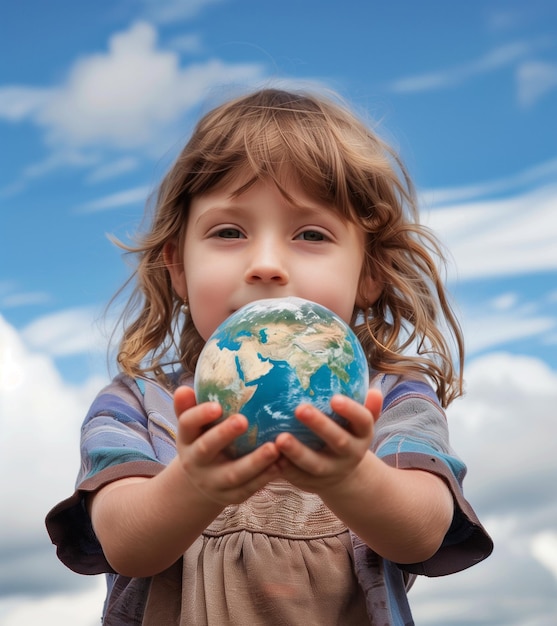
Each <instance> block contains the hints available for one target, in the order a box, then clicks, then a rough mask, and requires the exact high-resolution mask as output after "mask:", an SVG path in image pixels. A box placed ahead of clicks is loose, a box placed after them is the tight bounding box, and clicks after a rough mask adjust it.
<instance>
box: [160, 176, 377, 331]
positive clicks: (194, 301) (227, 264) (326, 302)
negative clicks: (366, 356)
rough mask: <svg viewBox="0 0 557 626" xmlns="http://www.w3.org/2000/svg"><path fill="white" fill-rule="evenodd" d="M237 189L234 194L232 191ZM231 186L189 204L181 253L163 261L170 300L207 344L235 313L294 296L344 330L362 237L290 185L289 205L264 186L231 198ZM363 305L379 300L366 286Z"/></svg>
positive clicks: (172, 251)
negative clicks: (184, 303)
mask: <svg viewBox="0 0 557 626" xmlns="http://www.w3.org/2000/svg"><path fill="white" fill-rule="evenodd" d="M235 188H237V187H234V189H235ZM234 189H233V188H232V187H223V188H220V189H218V190H216V191H212V192H209V193H207V194H204V195H201V196H198V197H195V198H194V199H193V200H192V202H191V205H190V211H189V216H188V222H187V227H186V235H185V242H184V247H183V250H179V249H177V248H176V247H175V246H174V245H172V244H171V245H169V246H167V248H166V250H165V258H166V261H167V265H168V269H169V272H170V275H171V279H172V285H173V287H174V289H175V291H176V293H177V294H178V295H179V296H180V297H181V298H183V299H186V298H187V300H188V304H189V310H190V315H191V317H192V320H193V323H194V324H195V326H196V328H197V330H198V332H199V334H200V335H201V336H202V337H203V339H205V340H207V339H208V338H209V337H210V335H211V334H212V333H213V331H214V330H215V329H216V328H217V326H218V325H219V324H220V323H221V322H223V321H224V320H225V319H226V318H227V317H228V316H229V315H231V314H232V313H234V311H236V310H237V309H239V308H240V307H241V306H243V305H245V304H248V303H250V302H253V301H254V300H259V299H262V298H278V297H287V296H297V297H299V298H305V299H307V300H312V301H314V302H317V303H318V304H321V305H323V306H326V307H327V308H329V309H331V310H332V311H334V312H335V313H336V314H337V315H339V316H340V317H341V318H342V319H344V320H345V321H346V322H347V323H349V322H350V320H351V318H352V313H353V310H354V305H355V304H358V305H359V306H362V305H363V304H365V303H364V302H361V301H359V300H358V286H359V281H360V273H361V270H362V265H363V260H364V234H363V233H362V232H361V231H360V230H359V229H358V228H357V226H355V225H354V224H352V223H350V222H345V221H344V220H343V219H342V217H341V216H340V215H338V214H336V213H335V212H334V211H331V210H330V209H328V208H326V207H325V206H323V205H321V204H320V203H319V202H316V201H314V200H312V199H311V198H309V197H308V196H307V195H305V194H304V191H303V189H302V188H301V187H300V186H298V185H293V186H292V187H291V188H290V189H289V193H291V195H292V196H293V197H294V198H295V199H296V204H297V206H293V205H292V204H291V203H290V202H289V201H288V200H286V198H284V197H283V196H282V195H281V193H280V192H279V190H278V189H277V188H276V186H275V185H274V184H273V183H272V182H270V181H265V180H263V181H258V182H256V183H255V184H254V185H252V186H251V187H250V188H249V189H248V190H247V191H245V192H244V193H242V194H241V195H239V196H237V197H232V192H233V191H234ZM367 287H368V288H367V293H366V294H365V295H366V301H367V303H371V302H373V301H374V300H375V299H376V298H377V296H378V295H379V291H378V288H377V286H376V285H375V284H374V283H373V282H372V281H371V280H370V281H368V285H367Z"/></svg>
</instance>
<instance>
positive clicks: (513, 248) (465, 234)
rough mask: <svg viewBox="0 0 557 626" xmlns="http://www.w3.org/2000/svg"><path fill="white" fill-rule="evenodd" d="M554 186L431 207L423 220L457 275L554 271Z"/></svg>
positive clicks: (556, 232) (556, 191) (556, 236)
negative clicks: (503, 196) (445, 251)
mask: <svg viewBox="0 0 557 626" xmlns="http://www.w3.org/2000/svg"><path fill="white" fill-rule="evenodd" d="M556 210H557V185H555V184H553V185H549V184H548V185H546V186H542V187H540V188H537V189H535V190H533V191H530V192H527V193H523V194H519V195H515V196H513V197H510V198H505V199H497V200H484V201H482V200H477V201H475V202H468V203H462V204H454V205H452V206H446V207H442V208H435V209H432V210H431V211H430V212H428V213H424V214H423V221H424V223H426V224H427V225H429V226H430V227H431V228H433V229H434V230H435V231H436V232H437V233H438V235H439V236H440V238H441V240H442V241H443V243H444V244H445V245H446V246H447V247H448V249H449V250H450V254H451V256H452V257H453V259H454V265H455V266H456V271H457V275H458V277H459V279H463V280H469V279H476V278H486V277H494V276H509V275H521V274H527V273H529V272H539V271H555V270H557V254H556V253H555V242H556V241H557V219H555V213H556Z"/></svg>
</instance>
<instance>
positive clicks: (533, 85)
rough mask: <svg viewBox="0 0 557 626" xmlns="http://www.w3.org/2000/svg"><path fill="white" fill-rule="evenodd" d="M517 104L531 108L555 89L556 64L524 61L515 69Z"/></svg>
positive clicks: (556, 79) (556, 83)
mask: <svg viewBox="0 0 557 626" xmlns="http://www.w3.org/2000/svg"><path fill="white" fill-rule="evenodd" d="M516 81H517V89H518V103H519V104H520V105H521V106H523V107H531V106H533V105H534V104H535V103H536V102H537V101H538V100H540V99H541V98H543V96H545V95H546V94H548V93H549V92H550V91H553V90H554V89H555V88H557V64H556V63H546V62H542V61H525V62H524V63H521V64H520V65H519V66H518V67H517V69H516Z"/></svg>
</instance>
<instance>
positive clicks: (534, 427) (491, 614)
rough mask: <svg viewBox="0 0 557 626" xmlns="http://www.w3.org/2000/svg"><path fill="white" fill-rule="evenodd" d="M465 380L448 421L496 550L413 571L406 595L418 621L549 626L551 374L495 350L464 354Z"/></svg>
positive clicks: (554, 431)
mask: <svg viewBox="0 0 557 626" xmlns="http://www.w3.org/2000/svg"><path fill="white" fill-rule="evenodd" d="M466 379H467V381H468V392H467V395H466V396H465V397H464V398H463V399H461V400H458V401H456V402H455V403H454V404H453V405H452V406H451V407H450V408H449V411H448V419H449V426H450V429H451V434H452V443H453V446H454V447H455V449H456V451H457V453H459V454H460V455H461V456H462V457H463V458H464V460H465V461H466V463H467V464H468V468H469V474H468V477H467V478H466V480H465V483H464V486H465V493H466V495H467V497H468V499H469V500H470V501H471V503H472V504H473V505H474V506H475V508H476V510H477V511H478V512H479V513H480V517H481V519H482V521H483V522H484V524H485V525H486V526H487V528H488V531H489V532H490V534H491V535H492V537H493V539H494V542H495V550H494V553H493V555H492V556H491V557H490V558H489V559H488V560H487V561H485V562H484V563H482V564H480V565H478V566H476V567H473V568H471V569H470V570H467V571H466V572H462V573H460V574H457V575H455V576H450V577H447V578H441V579H431V580H427V579H420V580H419V581H418V583H417V585H416V587H415V589H413V590H412V592H411V595H410V598H411V602H412V604H413V606H414V608H415V617H416V622H417V623H418V624H422V623H423V624H430V625H439V626H444V625H445V624H448V623H450V624H455V626H456V625H458V626H468V625H469V624H470V623H478V624H497V625H501V626H502V625H503V624H504V625H505V626H525V625H532V626H534V625H536V626H546V625H547V624H550V623H552V621H551V619H552V618H554V617H555V615H556V614H557V613H556V612H555V611H556V610H557V601H556V598H557V579H555V578H552V577H550V576H548V575H547V573H548V570H549V571H551V572H553V573H555V566H556V557H555V547H556V543H557V542H556V537H555V519H557V502H556V501H555V498H554V497H553V495H552V494H554V493H555V477H556V476H557V455H555V450H554V448H555V441H556V439H557V420H555V418H554V409H553V407H554V406H555V404H556V403H557V372H555V371H553V370H551V369H550V368H548V367H547V365H545V364H544V363H543V362H541V361H539V360H538V359H535V358H530V357H521V356H516V355H515V356H513V355H510V354H503V353H500V354H490V355H487V356H485V357H482V358H479V359H477V360H475V361H473V362H471V363H470V364H469V366H468V370H467V374H466ZM541 554H543V555H544V556H543V557H542V556H541Z"/></svg>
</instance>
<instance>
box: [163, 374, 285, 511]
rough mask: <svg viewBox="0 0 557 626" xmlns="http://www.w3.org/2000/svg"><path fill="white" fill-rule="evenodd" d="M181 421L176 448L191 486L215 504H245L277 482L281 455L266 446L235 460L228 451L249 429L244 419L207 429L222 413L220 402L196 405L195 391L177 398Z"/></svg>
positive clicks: (180, 390)
mask: <svg viewBox="0 0 557 626" xmlns="http://www.w3.org/2000/svg"><path fill="white" fill-rule="evenodd" d="M174 410H175V412H176V417H177V418H178V433H177V439H176V449H177V451H178V457H179V459H180V463H181V466H182V469H183V470H184V474H185V476H186V478H187V480H188V482H189V483H190V484H191V485H192V486H193V487H194V488H195V489H197V490H198V491H199V492H200V493H202V494H203V495H204V496H205V497H206V498H208V499H209V500H211V501H212V502H216V503H218V504H221V505H222V506H226V505H228V504H238V503H240V502H243V501H244V500H246V499H247V498H249V497H250V496H251V495H253V494H254V493H255V492H256V491H258V490H259V489H261V488H262V487H264V486H265V485H266V484H267V483H268V482H269V481H270V480H272V479H273V478H276V477H277V476H278V475H279V473H280V470H279V468H278V466H277V464H276V461H278V459H279V457H280V453H279V451H278V449H277V447H276V445H275V444H274V443H266V444H264V445H262V446H260V447H259V448H257V449H256V450H254V451H253V452H251V453H250V454H248V455H246V456H244V457H241V458H239V459H231V458H230V457H228V456H227V455H226V454H225V449H226V448H227V446H229V445H230V444H231V443H232V441H234V439H235V438H236V437H238V436H239V435H242V434H243V433H245V431H246V430H247V427H248V422H247V419H246V418H245V417H244V416H243V415H239V414H238V415H231V416H230V417H228V418H227V419H226V420H223V421H222V422H221V423H219V424H215V425H214V426H213V427H212V428H207V427H208V426H209V425H211V424H212V423H213V422H214V421H215V420H217V419H218V418H219V417H220V416H221V414H222V408H221V406H220V405H219V404H218V403H217V402H205V403H203V404H199V405H198V404H196V400H195V393H194V391H193V389H192V388H191V387H185V386H184V387H179V388H178V389H177V390H176V392H175V393H174Z"/></svg>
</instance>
